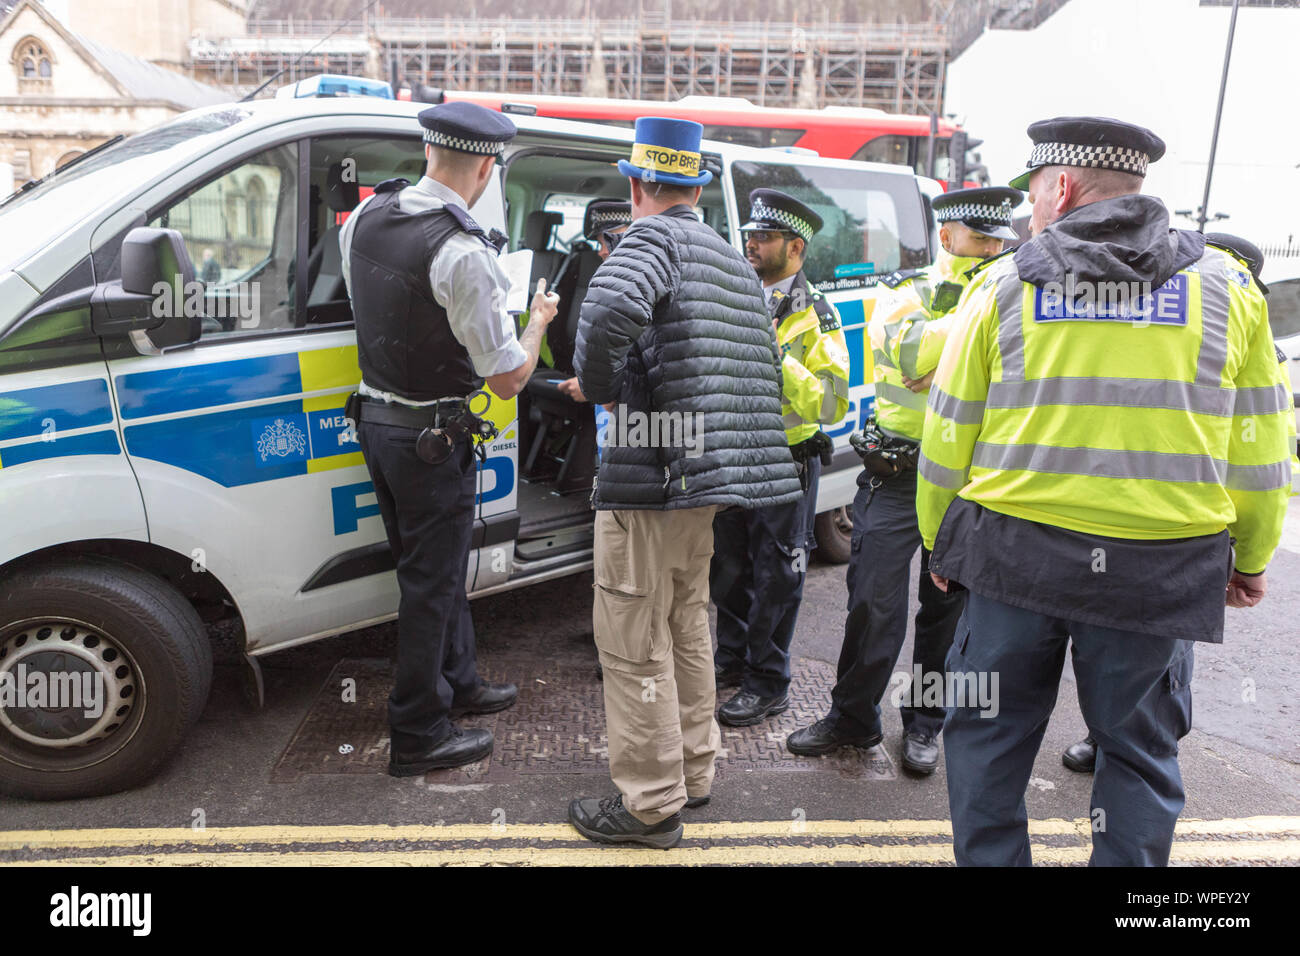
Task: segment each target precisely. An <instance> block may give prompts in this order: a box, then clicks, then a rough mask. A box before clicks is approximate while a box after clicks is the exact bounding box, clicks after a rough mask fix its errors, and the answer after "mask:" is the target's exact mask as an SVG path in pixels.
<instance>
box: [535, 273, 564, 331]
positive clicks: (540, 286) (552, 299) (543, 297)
mask: <svg viewBox="0 0 1300 956" xmlns="http://www.w3.org/2000/svg"><path fill="white" fill-rule="evenodd" d="M559 310H560V297H559V296H558V295H556V294H555V293H554V292H547V291H546V280H545V279H544V278H543V279H538V280H537V291H536V292H534V293H533V303H532V305H530V306H529V307H528V324H529V325H532V324H533V323H534V322H540V323H541V324H542V325H543V326H546V325H548V324H550V321H551V319H553V318H555V313H556V312H558V311H559Z"/></svg>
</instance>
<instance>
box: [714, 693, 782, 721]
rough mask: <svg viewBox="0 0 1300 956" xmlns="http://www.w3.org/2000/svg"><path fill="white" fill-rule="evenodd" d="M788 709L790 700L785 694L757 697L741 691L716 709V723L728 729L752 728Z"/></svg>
mask: <svg viewBox="0 0 1300 956" xmlns="http://www.w3.org/2000/svg"><path fill="white" fill-rule="evenodd" d="M789 709H790V698H789V697H787V696H786V695H785V694H781V695H780V696H777V697H759V696H758V695H757V694H755V693H754V692H753V691H748V690H742V691H741V692H740V693H738V694H736V696H734V697H732V698H731V700H729V701H727V702H726V703H725V704H723V705H722V706H721V707H720V708H718V722H719V723H722V724H726V725H727V726H728V727H752V726H753V725H754V724H761V723H762V722H763V721H765V720H767V718H769V717H771V716H772V715H773V714H780V713H784V712H785V711H787V710H789Z"/></svg>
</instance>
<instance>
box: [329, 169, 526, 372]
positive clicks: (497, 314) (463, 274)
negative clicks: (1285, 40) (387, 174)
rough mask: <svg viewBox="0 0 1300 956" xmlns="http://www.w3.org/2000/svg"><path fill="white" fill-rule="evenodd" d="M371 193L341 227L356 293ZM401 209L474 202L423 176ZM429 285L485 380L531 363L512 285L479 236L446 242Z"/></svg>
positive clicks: (347, 275)
mask: <svg viewBox="0 0 1300 956" xmlns="http://www.w3.org/2000/svg"><path fill="white" fill-rule="evenodd" d="M373 198H374V197H373V196H367V197H366V199H365V200H364V201H362V202H361V203H360V204H359V205H358V206H357V207H356V209H354V210H352V215H350V216H348V220H347V222H345V223H344V224H343V228H342V229H341V230H340V231H339V251H340V252H341V253H342V255H343V282H344V284H345V285H347V287H348V294H349V295H351V292H352V275H351V265H350V264H349V262H348V259H349V255H350V251H351V248H352V232H353V225H354V224H355V223H356V221H357V214H358V213H359V212H361V210H362V208H363V207H364V206H365V205H366V203H368V202H370V200H371V199H373ZM397 205H398V207H399V208H401V209H403V210H405V211H407V212H424V211H426V210H430V209H441V208H442V207H443V206H448V205H452V206H459V207H460V208H461V209H469V203H467V202H466V201H465V200H464V198H462V197H461V196H460V195H459V194H458V193H457V192H456V191H455V190H454V189H451V188H449V187H447V186H444V185H443V184H442V183H440V182H438V181H437V180H436V179H430V178H429V177H428V176H423V177H421V179H420V181H419V182H418V183H416V184H415V185H413V186H407V187H406V188H405V189H403V190H402V191H401V193H400V194H399V195H398V197H397ZM429 285H430V286H431V287H432V289H433V297H434V299H435V300H436V301H437V303H438V304H439V305H440V306H442V307H443V308H444V309H446V310H447V321H448V323H449V324H450V325H451V334H452V335H454V336H455V337H456V341H457V342H459V343H460V344H461V345H463V346H465V350H466V351H467V352H469V358H470V361H471V362H472V363H473V365H474V371H475V373H477V374H478V375H479V376H480V377H482V378H487V377H488V376H489V375H499V374H501V373H502V372H510V371H513V370H514V369H517V368H518V367H519V366H521V365H523V364H524V363H525V362H526V361H528V353H527V352H525V351H524V347H523V346H522V345H520V344H519V339H518V338H517V337H516V336H515V321H514V319H513V318H512V317H511V315H510V313H509V312H507V311H506V308H505V304H506V290H507V289H508V288H509V284H508V283H507V281H506V277H505V273H503V272H502V271H501V265H500V263H499V262H498V261H497V255H496V253H495V252H494V251H493V250H492V249H491V248H489V247H488V246H487V245H485V244H484V243H483V242H482V241H481V240H480V239H479V238H478V237H477V236H471V235H470V234H469V233H466V232H458V233H456V234H455V235H454V236H452V237H451V238H450V239H448V240H447V241H446V243H444V244H443V247H442V248H441V249H439V250H438V254H437V255H436V256H434V258H433V261H432V262H430V263H429Z"/></svg>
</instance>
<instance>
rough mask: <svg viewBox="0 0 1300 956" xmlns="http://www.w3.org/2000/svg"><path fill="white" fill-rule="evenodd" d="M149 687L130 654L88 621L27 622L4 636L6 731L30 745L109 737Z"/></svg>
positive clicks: (0, 703) (58, 745)
mask: <svg viewBox="0 0 1300 956" xmlns="http://www.w3.org/2000/svg"><path fill="white" fill-rule="evenodd" d="M142 689H143V688H142V685H141V682H140V679H139V674H138V673H137V670H136V667H135V662H134V661H132V660H131V657H130V656H129V655H128V654H127V653H126V652H125V651H123V650H122V648H121V647H120V646H118V645H117V644H116V643H115V642H114V641H113V640H112V639H110V638H109V637H108V636H107V635H105V634H103V633H102V632H100V631H98V630H95V629H94V628H92V627H89V626H88V625H86V624H83V623H80V622H77V621H69V620H58V619H46V620H38V621H27V622H23V623H21V624H18V625H16V626H14V627H11V628H9V629H8V630H7V633H4V634H0V728H3V729H4V730H7V731H8V732H9V733H10V734H12V735H13V736H15V737H17V738H18V739H19V740H22V741H24V742H26V743H28V744H34V745H36V746H39V747H42V748H50V749H64V748H70V747H81V746H85V745H87V744H92V743H96V742H99V741H101V740H104V739H106V738H107V737H109V736H111V735H112V734H113V733H115V732H116V731H117V730H119V729H120V728H121V727H122V726H123V725H124V724H125V723H126V721H127V718H128V717H129V716H130V714H131V711H132V709H134V708H135V707H136V706H137V703H136V701H137V698H138V697H139V695H140V692H141V690H142Z"/></svg>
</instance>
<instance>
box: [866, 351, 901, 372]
mask: <svg viewBox="0 0 1300 956" xmlns="http://www.w3.org/2000/svg"><path fill="white" fill-rule="evenodd" d="M871 357H872V358H874V359H875V360H876V364H877V365H879V366H881V367H882V368H892V369H896V368H898V366H897V365H895V364H894V360H893V359H891V358H890V357H889V355H888V354H887V353H885V352H884V351H882V350H881V349H872V350H871Z"/></svg>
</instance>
